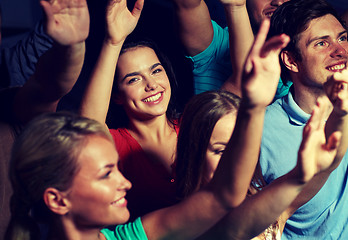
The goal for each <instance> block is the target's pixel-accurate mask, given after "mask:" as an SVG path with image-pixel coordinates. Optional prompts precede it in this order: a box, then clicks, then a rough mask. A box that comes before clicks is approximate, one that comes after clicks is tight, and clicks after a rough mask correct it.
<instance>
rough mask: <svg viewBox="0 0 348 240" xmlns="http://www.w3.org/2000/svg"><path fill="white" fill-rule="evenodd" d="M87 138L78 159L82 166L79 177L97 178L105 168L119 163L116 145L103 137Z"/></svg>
mask: <svg viewBox="0 0 348 240" xmlns="http://www.w3.org/2000/svg"><path fill="white" fill-rule="evenodd" d="M87 138H88V139H87V143H86V144H84V145H83V146H82V148H81V151H80V154H79V156H78V158H77V163H78V165H79V166H80V171H79V173H78V175H79V174H80V175H83V176H95V175H96V174H97V173H98V172H99V171H100V170H101V169H103V168H104V167H105V166H107V165H110V164H116V163H117V161H118V154H117V151H116V148H115V145H114V143H112V142H111V141H110V140H108V139H106V138H104V137H101V136H89V137H87Z"/></svg>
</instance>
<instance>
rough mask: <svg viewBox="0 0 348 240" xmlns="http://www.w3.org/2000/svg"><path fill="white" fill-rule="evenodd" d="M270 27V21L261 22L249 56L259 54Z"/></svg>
mask: <svg viewBox="0 0 348 240" xmlns="http://www.w3.org/2000/svg"><path fill="white" fill-rule="evenodd" d="M269 26H270V21H269V19H268V18H266V19H265V20H263V21H262V23H261V26H260V29H259V32H258V33H257V35H256V38H255V42H254V44H253V46H252V48H251V54H257V55H259V53H260V52H261V49H262V48H263V45H264V44H265V41H266V38H267V34H268V30H269Z"/></svg>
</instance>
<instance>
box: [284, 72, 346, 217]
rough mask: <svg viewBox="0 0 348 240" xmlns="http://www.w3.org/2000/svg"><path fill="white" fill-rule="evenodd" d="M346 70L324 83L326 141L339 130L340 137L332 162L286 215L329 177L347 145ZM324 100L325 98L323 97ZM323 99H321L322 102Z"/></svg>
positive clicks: (312, 181)
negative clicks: (327, 107)
mask: <svg viewBox="0 0 348 240" xmlns="http://www.w3.org/2000/svg"><path fill="white" fill-rule="evenodd" d="M347 82H348V71H347V70H344V71H342V72H341V73H335V74H334V76H333V77H332V78H331V79H330V80H329V81H328V82H327V83H326V84H325V86H324V87H325V89H326V93H327V96H328V98H329V99H330V101H331V103H332V105H333V110H332V112H331V114H330V116H329V118H328V120H327V123H326V126H325V133H326V138H327V142H328V143H329V142H330V138H329V136H331V135H332V134H333V133H334V132H337V131H338V132H341V133H342V137H341V141H340V145H339V146H338V149H337V153H336V154H335V158H334V161H333V164H332V165H331V166H330V168H328V169H327V170H325V171H323V172H321V173H320V174H317V175H316V176H315V177H314V178H313V179H312V180H311V181H310V182H309V183H308V184H307V185H306V186H305V189H304V190H303V191H302V192H301V194H300V195H299V196H298V197H297V198H296V199H295V200H294V202H293V203H292V204H291V206H290V207H289V209H288V216H289V217H290V216H291V215H292V214H293V213H294V212H295V211H296V210H297V209H298V208H299V207H301V206H302V205H303V204H305V203H306V202H308V201H309V200H310V199H311V198H312V197H313V196H315V194H317V192H318V191H319V190H320V189H321V187H322V186H323V185H324V184H325V182H326V180H327V179H328V178H329V176H330V173H331V172H332V171H333V170H335V169H336V168H337V167H338V166H339V164H340V162H341V160H342V158H343V156H344V155H345V153H346V151H347V147H348V115H347V113H348V88H347V86H348V85H347ZM325 99H326V101H328V100H327V98H326V97H325ZM323 101H324V100H322V102H323Z"/></svg>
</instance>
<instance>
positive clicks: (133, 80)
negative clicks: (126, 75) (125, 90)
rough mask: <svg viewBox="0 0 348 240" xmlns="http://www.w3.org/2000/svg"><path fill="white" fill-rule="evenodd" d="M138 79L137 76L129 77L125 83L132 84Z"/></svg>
mask: <svg viewBox="0 0 348 240" xmlns="http://www.w3.org/2000/svg"><path fill="white" fill-rule="evenodd" d="M137 81H139V78H131V79H129V80H128V81H127V84H133V83H135V82H137Z"/></svg>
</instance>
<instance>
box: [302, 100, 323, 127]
mask: <svg viewBox="0 0 348 240" xmlns="http://www.w3.org/2000/svg"><path fill="white" fill-rule="evenodd" d="M328 107H329V104H328V101H327V100H326V99H325V97H319V98H318V99H317V102H316V105H315V106H314V108H313V111H312V115H311V117H310V118H309V120H308V122H307V124H306V126H305V128H304V134H308V131H310V130H311V129H313V130H320V129H324V126H325V115H326V112H327V110H328Z"/></svg>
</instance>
